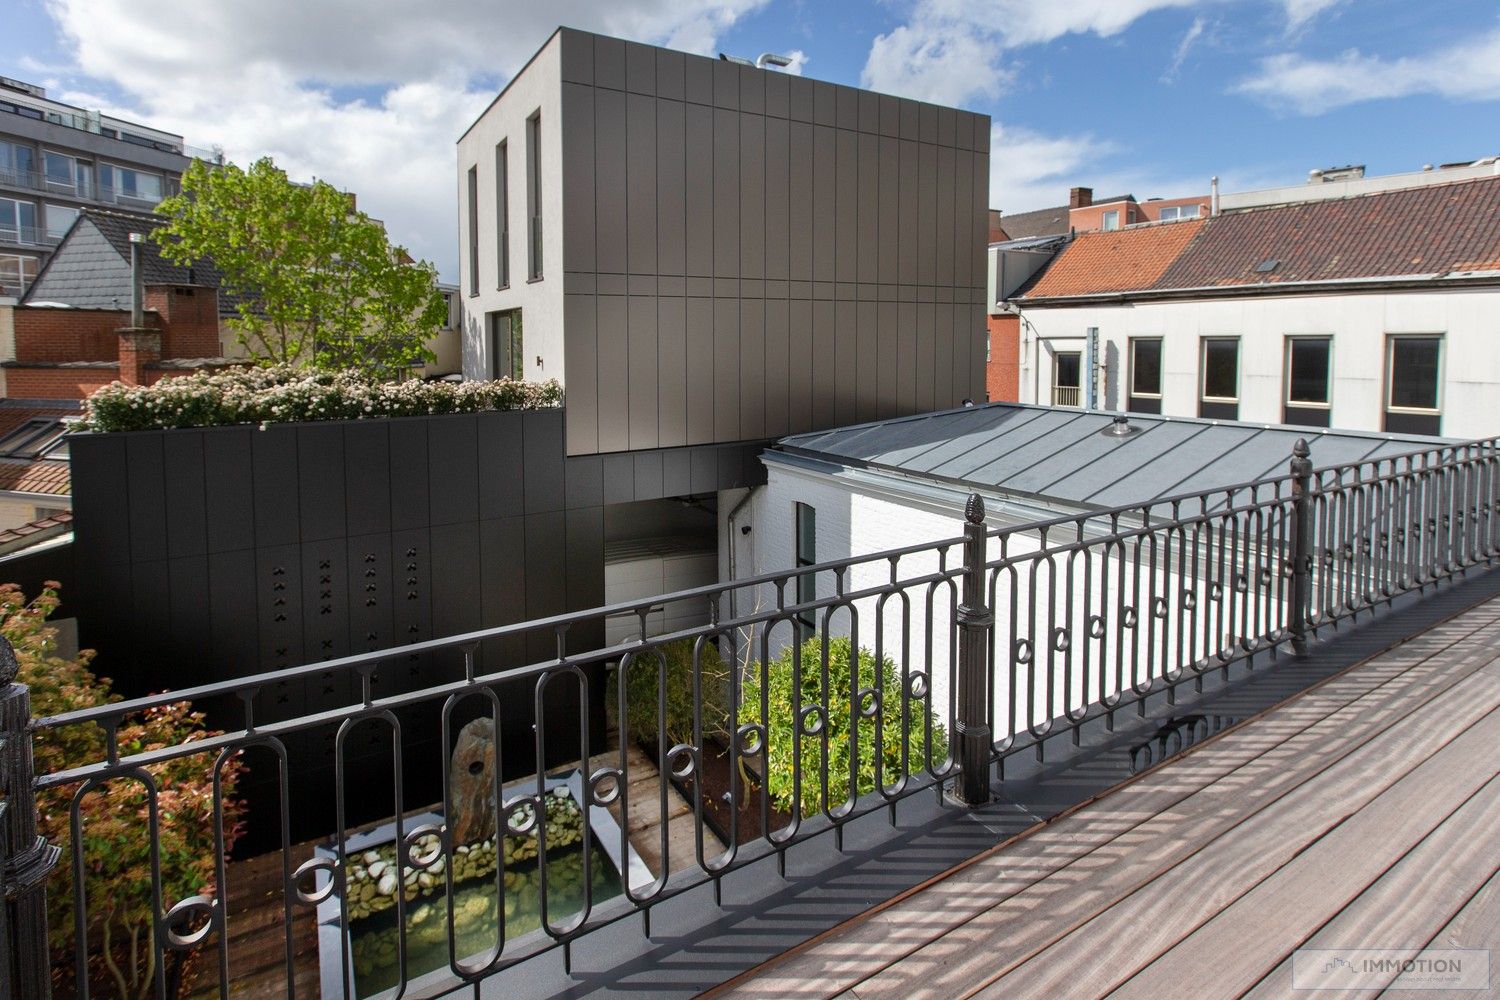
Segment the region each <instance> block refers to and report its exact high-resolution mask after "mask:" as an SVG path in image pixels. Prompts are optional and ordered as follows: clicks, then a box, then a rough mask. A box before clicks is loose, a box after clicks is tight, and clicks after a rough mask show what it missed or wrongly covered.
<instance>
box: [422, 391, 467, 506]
mask: <svg viewBox="0 0 1500 1000" xmlns="http://www.w3.org/2000/svg"><path fill="white" fill-rule="evenodd" d="M427 449H428V454H429V456H430V457H429V460H428V466H427V481H428V485H427V491H428V495H429V497H430V499H429V501H428V502H429V505H430V508H429V509H430V512H431V513H430V517H431V523H432V524H454V523H457V522H460V521H473V520H475V519H477V518H478V517H479V443H478V419H477V418H476V417H475V416H473V415H471V414H464V415H460V416H454V417H452V418H450V419H448V420H443V421H434V422H432V423H430V424H429V425H428V430H427Z"/></svg>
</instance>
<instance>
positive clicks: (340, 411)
mask: <svg viewBox="0 0 1500 1000" xmlns="http://www.w3.org/2000/svg"><path fill="white" fill-rule="evenodd" d="M562 396H563V391H562V386H561V385H560V384H559V383H558V382H557V380H556V379H552V380H550V381H547V382H517V381H514V380H512V379H508V378H503V379H496V380H494V381H474V382H423V381H420V380H418V379H410V380H408V381H405V382H383V381H380V380H379V379H378V378H376V377H375V376H373V375H371V374H369V373H366V372H361V371H358V370H354V369H350V370H347V371H334V372H328V371H308V370H306V369H301V368H293V367H290V366H287V365H279V366H274V367H268V368H257V367H252V366H244V367H239V368H229V369H220V370H217V371H212V372H199V373H196V374H193V375H183V376H180V377H176V378H166V379H162V380H161V381H160V382H157V383H156V384H155V385H148V386H139V385H125V384H124V383H123V382H114V383H111V384H110V385H107V386H105V387H104V388H102V389H99V390H98V391H97V392H95V393H94V394H93V395H91V396H89V397H88V399H86V400H84V420H83V426H84V427H86V428H87V429H89V430H92V431H143V430H160V429H164V428H171V427H218V426H222V425H226V424H261V425H265V424H279V423H290V422H293V421H303V420H358V419H364V418H368V417H412V416H424V415H427V414H434V413H477V412H480V411H483V410H535V409H543V408H547V407H552V406H557V405H559V404H560V403H561V402H562Z"/></svg>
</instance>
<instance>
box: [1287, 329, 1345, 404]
mask: <svg viewBox="0 0 1500 1000" xmlns="http://www.w3.org/2000/svg"><path fill="white" fill-rule="evenodd" d="M1305 344H1322V345H1323V347H1324V349H1325V356H1326V358H1327V360H1326V362H1325V364H1324V369H1325V373H1324V376H1323V398H1322V399H1321V400H1315V399H1293V398H1292V380H1293V378H1294V375H1293V372H1292V356H1293V353H1294V351H1295V350H1296V348H1297V347H1298V346H1299V345H1305ZM1281 383H1282V385H1281V402H1282V403H1283V404H1284V405H1286V406H1297V407H1307V408H1309V409H1312V408H1316V409H1324V410H1327V409H1332V408H1333V336H1332V335H1331V334H1301V333H1299V334H1289V335H1288V336H1287V338H1286V346H1285V348H1283V352H1282V378H1281Z"/></svg>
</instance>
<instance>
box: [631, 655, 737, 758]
mask: <svg viewBox="0 0 1500 1000" xmlns="http://www.w3.org/2000/svg"><path fill="white" fill-rule="evenodd" d="M693 645H694V641H693V640H690V639H679V640H678V641H676V642H669V643H667V644H666V645H664V646H662V647H661V653H662V656H663V657H664V658H665V660H666V678H667V684H666V687H667V713H666V718H665V721H664V723H663V721H662V719H661V716H660V713H659V712H658V708H659V705H658V703H657V700H658V698H659V696H660V677H661V663H660V661H658V660H657V658H656V657H655V656H654V655H652V654H651V653H650V652H643V653H641V654H639V655H637V656H636V657H635V659H634V660H632V661H631V664H630V666H629V667H628V668H626V692H625V699H626V705H625V726H624V732H625V734H626V735H627V736H629V738H630V739H631V740H632V741H634V742H636V743H641V744H644V745H646V746H649V747H654V746H656V737H657V728H658V726H659V725H660V726H662V728H663V729H664V730H665V732H666V736H667V747H668V748H669V749H670V748H671V747H672V746H674V745H676V744H678V743H688V744H691V743H692V742H693ZM700 688H701V691H702V698H703V735H704V736H705V737H707V736H712V737H716V738H717V739H719V741H720V742H724V741H726V740H727V727H728V721H729V708H728V705H729V698H728V695H729V668H728V667H727V666H726V665H725V663H724V660H723V658H721V657H720V656H719V649H718V647H717V646H716V645H714V643H713V642H712V641H708V642H705V643H704V644H703V656H702V680H701V682H700ZM605 705H606V710H607V711H608V712H609V717H610V718H611V719H613V720H614V721H615V724H616V725H619V719H620V696H619V680H618V678H615V677H611V678H610V679H609V691H608V694H607V696H606V701H605Z"/></svg>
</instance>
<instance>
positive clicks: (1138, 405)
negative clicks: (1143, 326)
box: [1126, 337, 1161, 413]
mask: <svg viewBox="0 0 1500 1000" xmlns="http://www.w3.org/2000/svg"><path fill="white" fill-rule="evenodd" d="M1126 409H1128V410H1130V412H1132V413H1160V412H1161V338H1160V337H1133V338H1131V341H1130V393H1129V398H1128V399H1127V400H1126Z"/></svg>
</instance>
